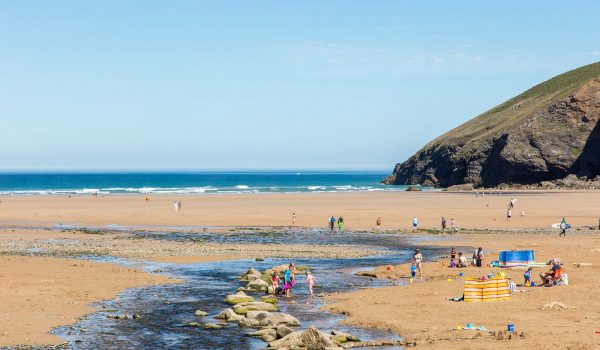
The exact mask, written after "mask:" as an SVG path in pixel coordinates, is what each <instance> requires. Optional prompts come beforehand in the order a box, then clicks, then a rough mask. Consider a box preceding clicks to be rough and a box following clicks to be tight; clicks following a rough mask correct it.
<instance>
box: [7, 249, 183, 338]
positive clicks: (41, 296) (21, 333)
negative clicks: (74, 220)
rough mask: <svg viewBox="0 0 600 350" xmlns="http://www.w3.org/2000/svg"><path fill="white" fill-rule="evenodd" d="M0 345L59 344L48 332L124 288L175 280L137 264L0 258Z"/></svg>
mask: <svg viewBox="0 0 600 350" xmlns="http://www.w3.org/2000/svg"><path fill="white" fill-rule="evenodd" d="M0 278H1V279H2V283H0V300H2V303H0V315H2V322H0V346H6V345H16V344H28V345H43V344H58V343H62V342H64V340H62V339H61V338H59V337H57V336H54V335H50V334H48V332H49V331H50V330H51V329H52V328H54V327H58V326H61V325H67V324H71V323H74V322H76V321H77V319H78V318H79V317H80V316H81V315H84V314H86V313H89V312H91V311H93V308H92V307H91V306H89V305H90V304H92V303H94V302H98V301H101V300H104V299H110V298H114V297H115V295H117V294H118V293H120V292H122V291H124V290H125V289H127V288H132V287H138V286H144V285H151V284H155V283H174V282H177V281H176V280H173V279H171V278H169V277H166V276H161V275H150V274H147V273H144V272H142V271H140V270H137V269H130V268H121V267H117V266H114V265H112V264H103V263H95V262H89V261H82V260H75V259H60V258H47V257H30V256H2V257H0Z"/></svg>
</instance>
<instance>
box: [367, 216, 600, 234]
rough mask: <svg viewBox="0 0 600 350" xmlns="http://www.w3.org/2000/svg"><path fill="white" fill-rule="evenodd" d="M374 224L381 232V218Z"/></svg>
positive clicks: (599, 227)
mask: <svg viewBox="0 0 600 350" xmlns="http://www.w3.org/2000/svg"><path fill="white" fill-rule="evenodd" d="M376 224H377V226H376V229H377V231H379V230H381V216H378V217H377V223H376ZM598 229H599V230H600V223H599V224H598Z"/></svg>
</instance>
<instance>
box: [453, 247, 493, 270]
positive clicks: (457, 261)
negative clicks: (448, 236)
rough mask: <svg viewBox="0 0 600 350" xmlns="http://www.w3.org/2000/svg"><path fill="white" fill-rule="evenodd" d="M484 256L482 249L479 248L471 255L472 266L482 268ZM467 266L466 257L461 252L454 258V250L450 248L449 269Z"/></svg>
mask: <svg viewBox="0 0 600 350" xmlns="http://www.w3.org/2000/svg"><path fill="white" fill-rule="evenodd" d="M484 258H485V255H484V254H483V248H481V247H479V248H477V249H476V250H475V252H474V253H473V261H472V265H473V266H477V267H482V266H483V259H484ZM467 266H469V263H468V260H467V257H466V256H464V255H463V253H462V252H458V258H457V257H456V250H455V249H454V248H452V250H451V251H450V267H467Z"/></svg>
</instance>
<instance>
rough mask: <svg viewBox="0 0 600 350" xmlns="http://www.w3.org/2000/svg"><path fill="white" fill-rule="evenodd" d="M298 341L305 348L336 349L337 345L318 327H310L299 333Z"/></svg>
mask: <svg viewBox="0 0 600 350" xmlns="http://www.w3.org/2000/svg"><path fill="white" fill-rule="evenodd" d="M300 341H301V342H302V345H303V346H304V347H306V349H307V350H321V349H337V348H339V347H338V345H337V344H336V343H335V342H334V341H333V340H331V339H330V338H329V336H327V334H324V333H322V332H319V330H318V329H316V328H314V327H310V328H309V329H307V330H305V331H304V332H302V334H300Z"/></svg>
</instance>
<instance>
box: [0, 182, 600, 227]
mask: <svg viewBox="0 0 600 350" xmlns="http://www.w3.org/2000/svg"><path fill="white" fill-rule="evenodd" d="M511 197H515V198H517V199H518V202H517V205H516V208H515V209H514V210H513V221H512V222H510V223H508V222H506V219H505V215H506V208H507V204H508V202H509V200H510V198H511ZM1 200H2V202H1V203H0V223H3V224H9V223H28V224H38V225H53V224H57V223H68V224H82V225H110V224H119V225H144V226H152V225H156V226H287V225H291V216H292V212H295V213H296V215H297V220H296V224H297V225H298V226H313V227H324V226H326V225H327V219H328V217H330V216H331V215H334V216H336V217H337V216H339V215H342V216H343V217H344V219H345V227H347V228H350V229H353V228H354V229H359V228H360V229H371V228H373V227H374V226H375V220H376V218H377V216H382V218H383V227H384V228H393V229H396V228H408V227H409V226H410V225H411V220H412V217H413V216H414V215H416V216H418V217H419V219H420V222H421V227H423V228H438V227H439V222H440V218H441V217H442V216H445V217H446V218H447V219H448V224H449V222H450V219H451V218H455V219H456V222H457V225H458V226H459V227H463V228H501V229H518V228H521V227H528V228H532V227H549V225H551V224H553V223H556V222H559V221H560V219H561V218H562V217H566V218H567V219H568V221H569V222H570V223H571V224H573V225H575V226H579V225H590V226H597V225H598V218H599V216H600V192H597V191H584V192H555V193H540V192H537V193H535V192H534V193H525V192H522V193H517V194H514V195H493V196H492V195H486V196H485V197H482V196H479V197H476V196H475V194H472V193H444V192H379V193H378V192H375V193H374V192H367V193H302V194H236V195H227V194H211V195H187V196H158V195H157V196H152V197H150V201H149V202H148V203H146V201H145V200H144V196H142V195H110V196H106V197H91V196H89V197H88V196H73V197H71V198H68V197H63V196H5V197H2V198H1ZM176 200H180V201H181V202H182V203H183V209H182V211H181V212H178V213H176V212H174V211H173V202H174V201H176ZM521 209H524V210H525V220H522V221H521V220H520V218H519V215H520V212H521Z"/></svg>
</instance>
